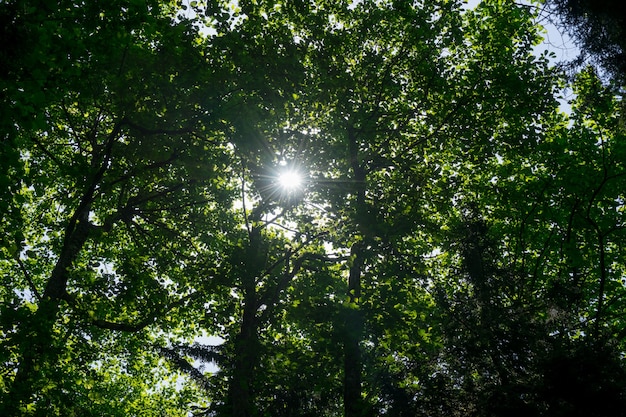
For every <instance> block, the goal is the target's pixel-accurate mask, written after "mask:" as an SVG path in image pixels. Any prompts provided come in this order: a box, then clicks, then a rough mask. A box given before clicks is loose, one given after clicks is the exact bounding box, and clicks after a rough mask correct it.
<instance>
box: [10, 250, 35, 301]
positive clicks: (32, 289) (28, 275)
mask: <svg viewBox="0 0 626 417" xmlns="http://www.w3.org/2000/svg"><path fill="white" fill-rule="evenodd" d="M16 260H17V264H18V265H19V266H20V269H21V270H22V273H24V277H25V278H26V281H27V282H28V286H29V287H30V290H31V291H32V292H33V294H34V295H35V298H37V300H38V301H41V294H39V291H37V287H35V283H34V282H33V280H32V278H31V276H30V273H29V272H28V270H27V269H26V265H24V262H22V260H21V259H20V258H19V256H17V257H16Z"/></svg>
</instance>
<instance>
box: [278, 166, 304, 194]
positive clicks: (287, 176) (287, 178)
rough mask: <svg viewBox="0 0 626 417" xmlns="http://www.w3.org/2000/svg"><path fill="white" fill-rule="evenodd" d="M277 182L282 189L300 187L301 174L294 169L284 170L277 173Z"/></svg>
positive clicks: (301, 181) (290, 189)
mask: <svg viewBox="0 0 626 417" xmlns="http://www.w3.org/2000/svg"><path fill="white" fill-rule="evenodd" d="M278 184H279V185H280V187H281V188H282V189H283V190H284V191H295V190H297V189H299V188H301V187H302V184H303V178H302V174H300V173H299V172H298V171H294V170H291V169H290V170H286V171H284V172H281V173H280V174H279V175H278Z"/></svg>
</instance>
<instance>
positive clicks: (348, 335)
mask: <svg viewBox="0 0 626 417" xmlns="http://www.w3.org/2000/svg"><path fill="white" fill-rule="evenodd" d="M358 153H359V150H358V142H357V137H356V133H355V132H354V130H353V129H352V128H350V127H349V128H348V157H349V160H350V165H351V169H352V174H353V176H354V184H355V186H356V189H355V194H356V201H355V211H354V215H355V219H354V220H355V226H356V227H357V230H359V231H360V232H361V233H362V234H364V233H365V232H364V230H366V229H367V226H368V225H367V224H362V223H363V222H364V219H365V218H366V216H365V214H366V211H367V207H366V205H365V177H366V171H365V169H364V168H363V167H362V166H361V164H360V162H359V157H358ZM362 237H363V238H365V236H362ZM363 249H364V248H363V245H362V243H360V242H356V243H354V244H353V245H352V247H351V248H350V258H351V260H352V264H351V265H350V274H349V277H348V300H349V302H350V304H349V308H348V309H347V310H346V312H345V319H344V335H343V337H344V340H343V354H344V391H343V404H344V417H361V416H363V415H364V410H365V407H364V402H363V398H362V397H361V393H362V387H361V381H362V360H361V349H360V346H359V344H360V342H361V339H362V337H363V317H362V314H361V311H360V310H359V303H360V298H361V276H362V274H363V268H364V253H363Z"/></svg>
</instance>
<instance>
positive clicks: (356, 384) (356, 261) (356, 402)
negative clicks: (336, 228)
mask: <svg viewBox="0 0 626 417" xmlns="http://www.w3.org/2000/svg"><path fill="white" fill-rule="evenodd" d="M350 254H351V259H352V265H351V266H350V275H349V278H348V299H349V301H350V306H349V308H347V309H346V311H345V318H344V329H343V331H344V334H343V337H344V340H343V354H344V385H343V387H344V391H343V403H344V416H345V417H360V416H362V415H363V404H362V403H363V399H362V398H361V379H362V378H361V366H362V364H361V350H360V347H359V343H360V341H361V338H362V333H363V317H362V315H361V311H360V310H359V308H358V304H359V297H360V292H361V273H362V269H363V253H362V249H361V247H360V245H359V244H358V243H355V244H354V245H352V248H351V249H350Z"/></svg>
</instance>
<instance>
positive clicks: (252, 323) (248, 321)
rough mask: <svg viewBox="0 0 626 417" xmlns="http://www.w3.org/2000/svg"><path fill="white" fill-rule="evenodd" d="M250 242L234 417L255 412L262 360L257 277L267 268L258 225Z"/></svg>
mask: <svg viewBox="0 0 626 417" xmlns="http://www.w3.org/2000/svg"><path fill="white" fill-rule="evenodd" d="M249 238H250V241H249V243H248V247H247V248H246V251H245V252H244V256H245V258H244V261H243V262H244V268H243V276H242V277H241V280H242V288H241V289H242V291H243V294H244V305H243V317H242V321H241V328H240V330H239V334H238V335H237V337H236V339H235V341H234V343H235V360H234V364H233V374H232V376H231V380H230V383H229V387H228V401H229V405H230V409H231V410H232V417H252V416H254V415H255V398H254V391H253V385H254V384H253V383H254V381H253V378H254V371H255V368H256V367H257V362H258V359H259V354H258V351H259V337H258V321H259V320H258V317H257V310H258V301H259V300H258V294H257V288H256V285H257V277H258V276H259V275H260V274H261V272H262V271H263V269H264V267H265V255H266V253H265V248H264V244H263V240H262V236H261V231H260V229H258V228H252V229H251V231H250V234H249Z"/></svg>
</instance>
